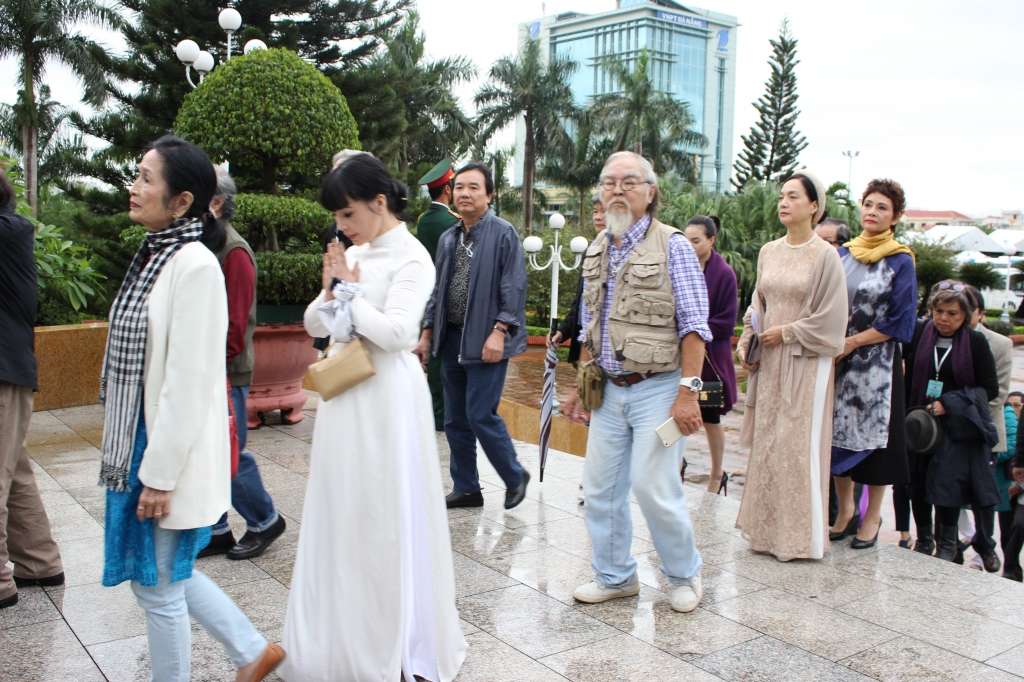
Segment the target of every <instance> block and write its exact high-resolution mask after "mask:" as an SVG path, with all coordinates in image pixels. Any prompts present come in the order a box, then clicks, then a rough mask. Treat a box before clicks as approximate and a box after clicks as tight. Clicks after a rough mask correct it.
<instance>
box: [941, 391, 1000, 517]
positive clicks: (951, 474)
mask: <svg viewBox="0 0 1024 682" xmlns="http://www.w3.org/2000/svg"><path fill="white" fill-rule="evenodd" d="M942 405H943V407H945V409H946V414H944V415H943V416H941V417H939V419H941V420H942V431H943V436H942V443H941V444H940V445H939V449H938V450H936V452H935V454H934V455H932V458H931V461H930V462H929V463H928V477H927V482H926V484H925V493H926V499H927V500H928V501H929V502H930V503H932V504H934V505H938V506H941V507H962V506H963V505H965V504H970V505H972V506H973V507H974V509H978V508H980V507H989V506H992V505H996V504H999V502H1000V501H1001V497H1000V495H999V488H998V486H997V485H996V479H995V475H994V474H993V472H992V447H993V446H994V445H995V444H996V443H998V442H999V434H998V433H997V432H996V426H995V424H993V423H992V417H991V415H990V414H989V411H988V397H987V394H986V393H985V391H984V390H983V389H981V388H960V389H957V390H955V391H948V392H946V393H943V394H942Z"/></svg>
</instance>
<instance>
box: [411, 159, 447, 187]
mask: <svg viewBox="0 0 1024 682" xmlns="http://www.w3.org/2000/svg"><path fill="white" fill-rule="evenodd" d="M454 177H455V171H454V170H452V162H451V160H450V159H444V160H443V161H440V162H438V164H437V165H436V166H434V167H433V168H431V169H430V171H429V172H428V173H427V174H426V175H424V176H423V177H422V178H420V183H419V184H421V185H426V186H427V188H428V189H434V188H435V187H440V186H441V185H443V184H445V183H446V182H448V181H450V180H451V179H452V178H454Z"/></svg>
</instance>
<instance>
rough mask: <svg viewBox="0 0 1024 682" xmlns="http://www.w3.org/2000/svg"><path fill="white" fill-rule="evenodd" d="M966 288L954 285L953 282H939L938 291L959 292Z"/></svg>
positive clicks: (961, 285)
mask: <svg viewBox="0 0 1024 682" xmlns="http://www.w3.org/2000/svg"><path fill="white" fill-rule="evenodd" d="M966 288H967V287H965V286H964V285H963V284H954V283H953V282H939V291H943V290H945V289H952V290H953V291H957V292H960V291H963V290H964V289H966Z"/></svg>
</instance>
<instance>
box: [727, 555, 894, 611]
mask: <svg viewBox="0 0 1024 682" xmlns="http://www.w3.org/2000/svg"><path fill="white" fill-rule="evenodd" d="M722 568H724V569H725V570H727V571H730V572H732V573H736V574H738V575H742V576H745V577H747V578H750V579H751V580H753V581H755V582H758V583H761V584H763V585H768V586H770V587H774V588H777V589H780V590H783V591H785V592H789V593H790V594H795V595H797V596H798V597H804V598H806V599H810V600H811V601H813V602H815V603H816V604H823V605H825V606H829V607H836V606H839V605H840V604H845V603H847V602H850V601H853V600H855V599H862V598H863V597H865V596H867V595H869V594H872V593H873V592H876V591H877V590H879V589H884V588H882V587H881V586H880V585H879V584H878V583H877V582H875V581H874V580H868V579H867V578H861V577H860V576H856V575H851V574H850V573H847V572H845V571H840V570H838V569H836V568H834V567H833V566H830V565H828V564H823V563H821V562H820V561H790V562H787V563H781V562H779V561H778V560H777V559H775V558H774V557H771V556H768V555H765V554H756V555H753V556H749V557H747V558H745V559H740V560H739V561H733V562H731V563H728V564H723V565H722Z"/></svg>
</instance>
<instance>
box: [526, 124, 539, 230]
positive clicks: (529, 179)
mask: <svg viewBox="0 0 1024 682" xmlns="http://www.w3.org/2000/svg"><path fill="white" fill-rule="evenodd" d="M525 119H526V144H525V147H526V149H525V152H526V153H525V154H524V158H523V229H524V230H525V232H526V234H527V235H531V234H533V174H534V171H535V170H536V166H537V159H536V158H535V150H534V140H533V116H532V115H531V114H529V113H527V114H526V116H525Z"/></svg>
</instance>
